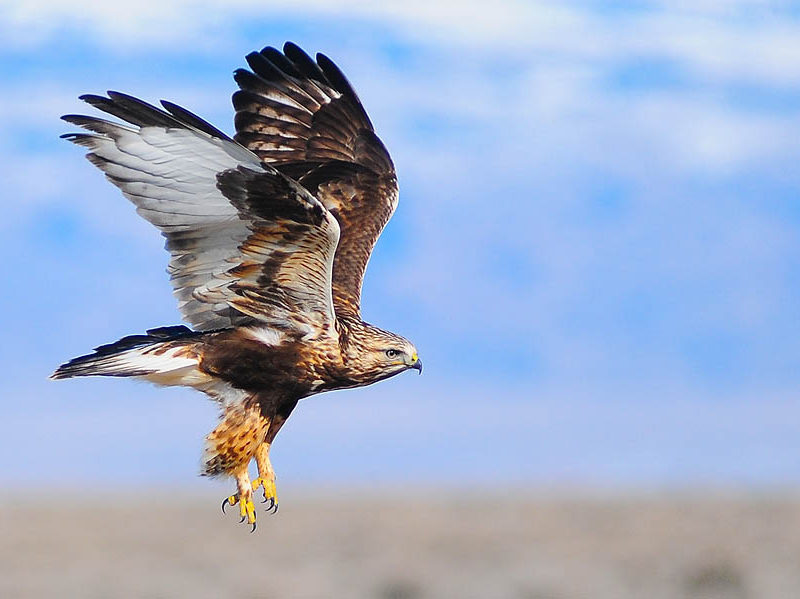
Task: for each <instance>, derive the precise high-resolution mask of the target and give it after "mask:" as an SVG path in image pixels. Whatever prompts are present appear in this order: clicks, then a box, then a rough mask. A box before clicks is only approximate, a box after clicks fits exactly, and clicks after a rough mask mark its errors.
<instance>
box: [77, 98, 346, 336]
mask: <svg viewBox="0 0 800 599" xmlns="http://www.w3.org/2000/svg"><path fill="white" fill-rule="evenodd" d="M108 96H109V97H103V96H91V95H88V96H82V99H83V100H85V101H86V102H88V103H89V104H91V105H93V106H95V107H96V108H99V109H100V110H103V111H105V112H107V113H110V114H112V115H114V116H117V117H119V118H121V119H123V120H124V121H126V122H127V123H129V124H120V123H113V122H110V121H107V120H104V119H99V118H95V117H88V116H79V115H67V116H65V117H63V118H64V120H66V121H67V122H70V123H73V124H75V125H79V126H81V127H83V128H84V129H86V130H88V131H89V132H90V133H70V134H67V135H64V136H63V137H65V138H66V139H68V140H70V141H72V142H74V143H76V144H78V145H81V146H84V147H86V148H88V149H89V150H90V152H89V154H87V157H88V158H89V160H90V161H91V162H92V163H93V164H95V165H96V166H97V167H98V168H100V169H101V170H102V171H103V172H104V173H105V174H106V177H107V178H108V179H109V181H111V182H112V183H113V184H114V185H116V186H117V187H119V188H120V189H121V190H122V192H123V194H124V195H125V197H127V198H128V199H129V200H130V201H131V202H133V203H134V204H135V205H136V209H137V212H138V213H139V214H140V215H141V216H143V217H144V218H145V219H146V220H148V221H149V222H151V223H152V224H154V225H155V226H156V227H158V228H159V229H160V230H161V232H162V234H163V235H164V236H165V237H166V238H167V242H166V248H167V250H169V252H170V254H171V258H170V261H169V267H168V272H169V273H170V275H171V281H172V285H173V289H174V292H175V295H176V296H177V298H178V302H179V308H180V310H181V313H182V314H183V317H184V319H185V320H186V321H187V322H189V323H191V324H192V325H193V326H194V327H195V328H196V329H198V330H210V329H216V328H224V327H230V326H238V325H242V324H252V323H253V322H254V321H258V322H264V323H268V324H269V325H271V326H277V327H284V328H295V329H299V330H301V331H304V332H306V333H310V332H311V331H312V330H313V329H314V328H319V327H326V326H327V325H330V324H332V323H333V321H334V310H333V304H332V298H331V290H330V289H331V281H332V272H333V255H334V252H335V249H336V244H337V242H338V239H339V226H338V223H337V222H336V220H335V219H334V218H333V217H332V216H331V214H330V213H329V212H328V210H327V209H326V208H325V207H324V206H323V205H322V204H321V203H320V201H319V200H317V199H316V198H315V197H314V196H312V195H311V194H309V193H308V191H306V190H305V189H303V188H302V187H301V186H300V185H298V184H297V183H296V182H294V181H292V180H291V179H289V178H287V177H286V176H285V175H283V174H281V173H280V172H278V171H277V170H275V169H274V168H273V167H271V166H269V165H267V164H264V163H262V162H261V161H260V160H259V159H258V158H257V157H256V156H255V155H253V154H252V153H251V152H250V151H248V150H247V149H245V148H244V147H242V146H241V145H239V144H238V143H236V142H235V141H233V140H232V139H230V138H229V137H228V136H226V135H225V134H224V133H222V132H220V131H218V130H217V129H215V128H214V127H212V126H211V125H209V124H208V123H206V122H205V121H203V120H201V119H200V118H199V117H197V116H195V115H193V114H192V113H190V112H188V111H186V110H185V109H183V108H180V107H178V106H175V105H174V104H170V103H168V102H164V103H163V105H164V107H165V108H166V109H167V111H168V112H165V111H163V110H160V109H158V108H156V107H154V106H151V105H149V104H147V103H145V102H142V101H141V100H138V99H136V98H133V97H131V96H127V95H124V94H120V93H117V92H108ZM309 327H312V328H309Z"/></svg>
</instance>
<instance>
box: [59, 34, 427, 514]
mask: <svg viewBox="0 0 800 599" xmlns="http://www.w3.org/2000/svg"><path fill="white" fill-rule="evenodd" d="M247 63H248V64H249V66H250V70H245V69H240V70H237V71H236V72H235V74H234V78H235V80H236V82H237V83H238V85H239V90H238V91H237V92H236V93H234V94H233V105H234V107H235V109H236V118H235V125H236V135H234V137H233V139H231V138H230V137H228V136H227V135H225V134H224V133H222V132H221V131H220V130H218V129H217V128H215V127H213V126H212V125H210V124H209V123H207V122H206V121H204V120H202V119H200V118H199V117H197V116H196V115H194V114H192V113H191V112H189V111H187V110H185V109H184V108H181V107H179V106H176V105H175V104H172V103H170V102H162V103H161V104H162V105H163V108H164V110H161V109H160V108H156V107H154V106H151V105H150V104H147V103H145V102H143V101H141V100H138V99H137V98H133V97H131V96H127V95H125V94H121V93H118V92H108V96H107V97H106V96H94V95H86V96H82V97H81V99H82V100H85V101H86V102H88V103H89V104H91V105H92V106H94V107H95V108H97V109H99V110H102V111H103V112H106V113H109V114H111V115H113V116H115V117H117V118H119V119H121V120H123V121H125V123H124V124H123V123H118V122H112V121H108V120H105V119H101V118H97V117H91V116H79V115H67V116H64V117H63V118H64V120H65V121H67V122H69V123H72V124H74V125H78V126H79V127H82V128H83V129H85V130H86V131H87V132H86V133H70V134H67V135H65V136H64V137H65V138H66V139H68V140H69V141H71V142H74V143H76V144H78V145H81V146H84V147H86V148H88V149H89V153H88V154H87V157H88V159H89V160H90V161H91V162H92V163H93V164H94V165H95V166H97V167H98V168H99V169H100V170H102V171H103V172H104V173H105V174H106V177H107V178H108V180H109V181H111V182H112V183H113V184H114V185H116V186H117V187H119V188H120V189H121V190H122V193H123V194H124V195H125V197H126V198H128V199H129V200H130V201H131V202H133V203H134V204H135V206H136V211H137V212H138V213H139V214H140V215H141V216H143V217H144V218H145V219H147V220H148V221H149V222H151V223H153V224H154V225H155V226H156V227H158V228H159V229H160V230H161V232H162V234H163V235H164V237H166V239H167V242H166V249H167V250H168V251H169V253H170V260H169V267H168V272H169V274H170V278H171V281H172V286H173V288H174V293H175V296H176V297H177V298H178V303H179V307H180V311H181V314H182V315H183V318H184V320H186V322H188V323H189V324H191V325H192V327H193V328H192V329H189V328H187V327H185V326H171V327H162V328H157V329H152V330H150V331H147V334H145V335H131V336H129V337H125V338H123V339H120V340H119V341H117V342H116V343H111V344H108V345H102V346H100V347H98V348H97V349H96V350H95V351H94V353H92V354H90V355H86V356H81V357H79V358H75V359H74V360H71V361H70V362H68V363H67V364H64V365H63V366H61V367H60V368H59V369H58V370H56V372H55V373H54V374H53V375H52V378H55V379H62V378H69V377H73V376H97V375H102V376H126V377H137V378H140V379H144V380H147V381H151V382H153V383H157V384H160V385H184V386H188V387H193V388H194V389H198V390H199V391H203V392H204V393H206V394H207V395H209V396H210V397H211V398H213V399H214V400H215V401H217V402H219V404H220V406H221V408H222V414H221V421H220V423H219V425H218V426H217V427H216V428H215V429H214V430H213V431H212V432H211V433H210V434H209V435H208V436H207V437H206V445H205V453H204V456H203V472H204V474H207V475H223V474H224V475H229V476H233V477H235V478H236V483H237V489H238V490H237V493H235V494H234V495H231V496H230V497H229V498H227V499H226V500H225V503H228V504H231V505H234V504H237V503H238V504H239V510H240V514H241V516H242V519H243V521H245V520H246V521H247V522H249V523H250V524H252V525H253V529H255V521H256V516H255V508H254V505H253V500H252V498H253V491H254V490H255V489H257V488H258V487H263V491H264V501H266V502H268V503H269V505H268V509H274V510H276V511H277V507H278V500H277V496H276V492H275V473H274V471H273V469H272V465H271V464H270V460H269V449H270V445H271V444H272V442H273V440H274V439H275V435H276V434H277V433H278V430H279V429H280V428H281V426H282V425H283V423H284V422H285V421H286V419H287V418H288V417H289V414H291V412H292V410H293V409H294V407H295V405H297V402H298V401H299V400H300V399H302V398H304V397H308V396H309V395H313V394H315V393H320V392H322V391H328V390H331V389H343V388H347V387H358V386H362V385H368V384H370V383H374V382H376V381H380V380H382V379H385V378H388V377H390V376H394V375H395V374H398V373H400V372H403V371H405V370H408V369H410V368H414V369H416V370H419V371H420V372H422V362H421V361H420V359H419V357H418V356H417V350H416V349H415V347H414V345H412V344H411V343H410V342H409V341H408V340H406V339H404V338H403V337H400V336H399V335H395V334H394V333H390V332H388V331H384V330H381V329H379V328H377V327H374V326H372V325H370V324H368V323H366V322H364V321H363V320H362V319H361V312H360V307H359V304H360V295H361V282H362V279H363V276H364V270H365V268H366V266H367V261H368V259H369V256H370V253H371V252H372V248H373V246H374V245H375V242H376V240H377V239H378V236H379V235H380V233H381V230H382V229H383V227H384V226H385V225H386V223H387V221H388V220H389V218H390V217H391V215H392V213H393V212H394V209H395V207H396V206H397V178H396V175H395V170H394V166H393V164H392V161H391V159H390V158H389V154H388V152H387V151H386V148H385V147H384V146H383V144H382V143H381V141H380V139H378V137H377V136H376V135H375V133H374V131H373V128H372V123H370V120H369V118H368V117H367V113H366V112H365V111H364V108H363V106H362V105H361V102H360V101H359V99H358V96H357V95H356V93H355V91H353V88H352V87H351V86H350V83H349V82H348V81H347V79H346V78H345V76H344V75H343V74H342V72H341V71H340V70H339V69H338V68H337V67H336V65H334V64H333V62H331V60H330V59H328V58H327V57H326V56H324V55H322V54H317V57H316V60H313V59H312V58H310V57H309V56H308V55H307V54H306V53H305V52H303V51H302V50H301V49H300V48H299V47H297V46H296V45H294V44H292V43H287V44H286V45H285V46H284V48H283V52H280V51H279V50H276V49H275V48H264V49H263V50H262V51H261V52H253V53H251V54H250V55H248V56H247ZM253 458H255V460H256V464H257V466H258V478H256V479H255V480H253V481H252V482H251V480H250V477H249V475H248V465H249V463H250V460H251V459H253ZM225 503H223V507H224V505H225Z"/></svg>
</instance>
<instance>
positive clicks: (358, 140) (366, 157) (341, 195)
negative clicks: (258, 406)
mask: <svg viewBox="0 0 800 599" xmlns="http://www.w3.org/2000/svg"><path fill="white" fill-rule="evenodd" d="M247 62H248V64H249V66H250V68H251V69H252V71H248V70H244V69H240V70H237V71H236V72H235V75H234V77H235V79H236V82H237V83H238V84H239V87H240V90H239V91H237V92H236V93H235V94H234V95H233V105H234V107H235V108H236V121H235V124H236V135H235V136H234V139H235V140H236V141H238V142H239V143H241V144H242V145H244V146H246V147H247V148H248V149H250V150H252V151H253V152H254V153H255V154H256V155H257V156H258V157H259V158H261V160H263V161H265V162H267V163H270V164H272V165H273V166H275V168H277V169H278V170H280V171H281V172H283V173H284V174H286V175H288V176H289V177H291V178H292V179H294V180H296V181H298V182H299V183H300V184H301V185H302V186H303V187H305V188H306V189H308V190H309V191H310V192H311V193H312V194H313V195H315V196H316V197H317V198H318V199H319V200H320V201H321V202H322V203H323V204H324V205H325V207H326V208H327V209H328V210H330V212H331V213H332V214H333V215H334V216H335V217H336V220H337V221H338V222H339V226H340V228H341V238H340V240H339V246H338V248H337V250H336V255H335V257H334V264H333V301H334V305H335V307H336V313H337V314H338V315H340V316H341V315H344V314H348V315H354V316H357V317H360V298H361V283H362V280H363V277H364V271H365V269H366V267H367V262H368V260H369V257H370V254H371V253H372V248H373V247H374V246H375V242H376V241H377V239H378V236H379V235H380V234H381V231H382V230H383V228H384V226H385V225H386V223H387V222H388V221H389V218H390V217H391V216H392V213H393V212H394V210H395V208H396V206H397V177H396V175H395V170H394V165H393V164H392V161H391V158H389V153H388V152H387V151H386V148H385V147H384V145H383V143H382V142H381V140H380V139H378V136H377V135H375V132H374V130H373V128H372V123H371V122H370V120H369V117H367V113H366V112H365V110H364V107H363V106H362V105H361V101H360V100H359V99H358V96H357V95H356V93H355V91H353V88H352V86H351V85H350V83H349V82H348V81H347V79H346V78H345V76H344V75H343V74H342V72H341V71H340V70H339V68H338V67H337V66H336V65H334V64H333V62H331V60H330V59H329V58H327V57H326V56H324V55H322V54H317V60H316V61H314V60H312V59H311V58H310V57H309V56H308V55H307V54H306V53H305V52H303V51H302V50H301V49H300V48H298V47H297V46H295V45H294V44H292V43H287V44H286V45H285V46H284V48H283V53H282V52H280V51H279V50H276V49H275V48H269V47H268V48H264V49H263V50H262V51H261V52H253V53H251V54H249V55H248V56H247Z"/></svg>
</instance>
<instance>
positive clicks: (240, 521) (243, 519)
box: [239, 516, 247, 524]
mask: <svg viewBox="0 0 800 599" xmlns="http://www.w3.org/2000/svg"><path fill="white" fill-rule="evenodd" d="M245 520H247V516H242V519H241V520H239V524H242V523H243V522H244V521H245Z"/></svg>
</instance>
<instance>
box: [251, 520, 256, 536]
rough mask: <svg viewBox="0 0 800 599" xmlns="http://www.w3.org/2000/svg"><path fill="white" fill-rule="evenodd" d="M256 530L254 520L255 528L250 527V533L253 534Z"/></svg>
mask: <svg viewBox="0 0 800 599" xmlns="http://www.w3.org/2000/svg"><path fill="white" fill-rule="evenodd" d="M255 531H256V523H255V522H253V528H251V529H250V534H253V533H254V532H255Z"/></svg>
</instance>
